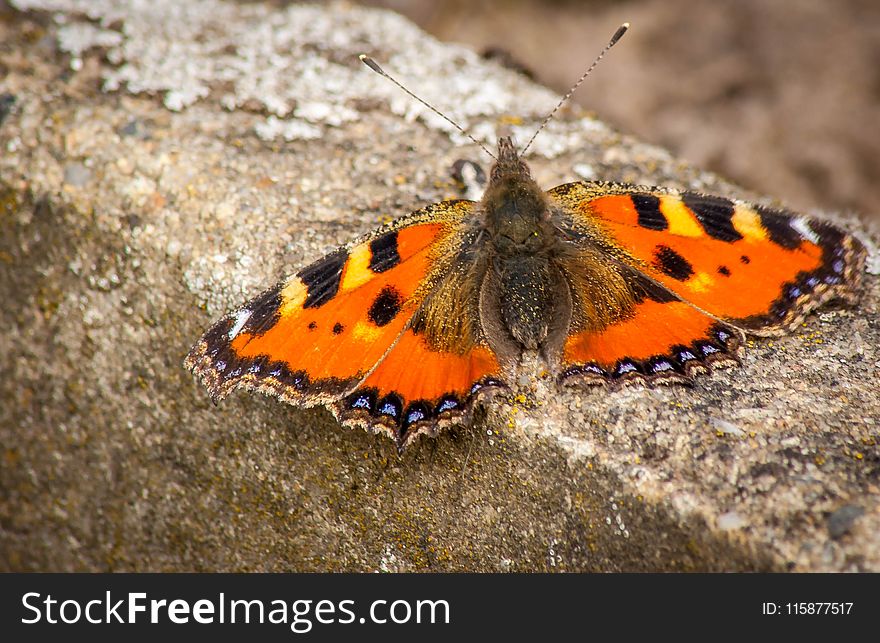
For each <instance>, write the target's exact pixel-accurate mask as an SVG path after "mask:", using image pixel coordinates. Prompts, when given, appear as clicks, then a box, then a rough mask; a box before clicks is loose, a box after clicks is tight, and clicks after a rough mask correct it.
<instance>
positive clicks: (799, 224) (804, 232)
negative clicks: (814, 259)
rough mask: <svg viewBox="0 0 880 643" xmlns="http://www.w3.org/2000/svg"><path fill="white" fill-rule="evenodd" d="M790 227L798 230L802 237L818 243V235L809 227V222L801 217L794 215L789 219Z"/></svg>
mask: <svg viewBox="0 0 880 643" xmlns="http://www.w3.org/2000/svg"><path fill="white" fill-rule="evenodd" d="M791 227H792V228H794V229H795V230H797V231H798V234H800V235H801V236H802V237H803V238H804V239H806V240H807V241H811V242H813V243H815V244H816V245H817V246H818V245H819V235H817V234H816V233H815V231H814V230H813V229H812V228H811V227H810V222H809V221H808V220H807V219H805V218H803V217H795V218H794V219H792V220H791Z"/></svg>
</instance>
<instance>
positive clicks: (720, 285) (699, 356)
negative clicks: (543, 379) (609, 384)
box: [548, 183, 866, 379]
mask: <svg viewBox="0 0 880 643" xmlns="http://www.w3.org/2000/svg"><path fill="white" fill-rule="evenodd" d="M548 194H549V196H550V198H551V201H552V202H555V203H556V204H558V205H559V206H562V209H563V210H564V211H565V212H566V213H567V214H568V216H569V217H570V220H569V222H568V224H569V225H568V227H567V229H564V232H565V233H566V234H568V235H569V236H570V237H571V238H572V239H574V241H575V243H589V244H593V245H597V246H598V247H600V248H602V250H603V251H604V252H605V253H606V255H607V256H608V258H609V260H610V261H614V262H620V263H621V264H622V265H625V266H626V267H627V268H629V269H631V270H632V275H633V276H631V277H630V280H631V281H632V282H633V288H634V292H635V293H636V295H637V297H636V299H637V301H636V304H635V306H634V307H633V310H632V311H631V312H630V314H629V315H627V316H625V317H624V318H623V319H621V320H620V321H618V322H616V323H613V324H611V325H610V326H609V327H608V328H606V329H604V330H603V331H598V332H583V333H574V334H572V335H571V336H569V338H568V340H567V342H566V345H565V348H564V360H563V363H564V364H565V365H566V367H567V370H566V371H564V374H563V376H564V377H565V376H569V375H578V376H582V377H585V378H586V379H607V378H612V379H615V378H626V377H634V376H642V377H651V378H653V377H676V376H683V377H687V376H688V375H689V374H690V372H691V371H692V370H693V369H694V368H696V367H701V366H706V365H708V364H709V363H711V362H715V361H719V360H726V359H734V358H735V357H736V353H737V350H738V347H739V345H740V335H741V332H740V331H745V332H748V333H751V334H758V335H772V334H779V333H781V332H785V331H786V330H789V329H791V328H792V327H793V326H795V325H796V324H797V323H799V322H800V321H801V320H802V319H803V317H804V315H806V314H807V313H808V312H809V311H810V310H812V309H814V308H816V307H817V306H819V305H821V304H822V303H823V302H825V301H828V300H829V299H832V298H845V299H851V298H852V296H853V293H854V292H855V291H856V289H857V287H858V283H859V279H860V276H861V272H862V268H863V264H864V260H865V254H866V253H865V249H864V247H863V246H862V245H861V243H859V241H858V240H857V239H855V238H854V237H852V236H849V235H847V234H845V233H843V232H842V231H840V230H839V229H837V228H836V227H834V226H832V225H831V224H828V223H825V222H821V221H816V220H812V219H807V218H805V217H801V216H798V215H794V214H792V213H788V212H784V211H778V210H771V209H768V208H764V207H761V206H754V205H751V204H748V203H745V202H742V201H732V200H728V199H724V198H721V197H712V196H706V195H701V194H697V193H691V192H677V191H674V190H664V189H659V188H644V187H639V186H627V185H619V184H613V183H571V184H566V185H561V186H558V187H556V188H554V189H552V190H550V191H549V193H548Z"/></svg>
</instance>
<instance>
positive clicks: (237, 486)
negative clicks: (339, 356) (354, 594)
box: [0, 0, 880, 571]
mask: <svg viewBox="0 0 880 643" xmlns="http://www.w3.org/2000/svg"><path fill="white" fill-rule="evenodd" d="M13 5H14V6H15V7H17V9H5V10H0V70H2V71H3V73H4V77H3V78H2V80H0V95H3V96H6V95H12V96H14V97H15V100H14V101H11V100H8V99H4V105H6V106H7V108H8V114H7V115H6V118H5V120H3V122H2V125H0V149H2V150H3V152H2V154H0V296H2V301H3V302H4V305H3V307H2V309H0V319H2V328H3V331H2V333H0V369H2V372H3V374H4V377H3V378H2V379H0V444H2V453H0V570H4V571H5V570H51V571H57V570H113V571H123V570H139V571H147V570H150V571H183V570H279V571H280V570H392V571H398V570H400V571H416V570H437V571H441V570H479V571H508V570H509V571H514V570H521V571H541V570H580V571H600V570H612V571H618V570H816V571H818V570H834V571H838V570H840V571H842V570H872V571H880V502H878V500H880V490H878V487H880V451H878V441H880V427H878V424H880V394H878V385H877V380H878V374H880V373H878V369H880V348H878V347H880V324H878V321H877V310H878V301H880V284H878V279H877V278H876V276H872V275H866V287H865V291H864V296H863V298H862V302H861V305H860V306H859V307H858V308H856V309H839V308H833V307H831V308H827V309H825V310H823V311H822V312H820V313H819V314H815V315H812V316H811V317H810V318H809V319H808V320H807V321H806V322H805V324H804V325H803V327H802V328H800V329H799V330H798V331H797V332H796V333H794V334H792V335H791V336H788V337H784V338H781V339H775V340H772V341H769V340H754V341H750V342H749V343H748V347H747V354H746V356H745V358H744V360H743V365H742V367H741V368H737V369H730V370H723V371H717V372H715V373H714V374H712V375H711V376H709V377H706V378H703V379H702V380H701V381H700V383H699V384H698V385H697V386H696V387H694V388H683V387H662V388H653V389H652V388H645V387H642V386H633V387H630V388H626V389H623V390H620V391H612V392H609V391H604V390H590V391H564V392H562V393H557V392H556V391H554V390H553V389H552V388H549V389H548V387H547V385H546V383H545V382H544V381H543V380H540V379H539V380H537V381H535V382H532V383H530V384H529V386H531V387H533V388H534V391H532V392H531V393H530V394H528V395H522V396H519V397H514V398H512V399H510V400H507V401H502V402H500V403H498V404H494V405H492V406H491V407H489V408H487V409H486V410H485V412H484V413H482V414H481V415H480V417H479V419H478V421H477V422H476V423H475V424H474V426H471V427H462V428H459V429H456V430H453V431H450V432H448V433H447V434H444V435H443V436H441V437H440V438H438V439H436V440H423V441H422V442H420V443H418V444H417V445H416V447H415V448H413V449H411V450H409V451H407V453H406V454H404V456H403V457H398V456H397V454H396V451H395V449H394V447H393V445H392V444H391V442H390V441H388V440H385V439H383V438H379V437H374V436H370V435H367V434H366V433H364V432H360V431H346V430H342V429H340V428H339V427H338V426H337V425H336V423H335V422H334V421H333V419H332V417H331V416H330V414H329V413H328V412H326V411H324V410H323V409H316V410H308V411H303V410H297V409H293V408H291V407H289V406H286V405H283V404H279V403H278V402H276V401H275V400H272V399H268V398H261V397H258V396H253V395H248V394H244V393H239V394H236V395H233V396H232V397H230V398H229V399H227V400H226V401H224V402H223V403H222V404H221V405H219V406H216V407H215V406H214V405H212V404H211V403H210V402H209V400H208V398H207V396H206V395H205V393H204V391H203V390H202V389H201V387H199V386H197V385H196V384H195V383H194V382H193V380H192V378H191V376H190V375H189V374H188V373H187V372H185V371H184V370H183V369H182V367H181V362H182V359H183V356H184V355H185V353H186V351H187V350H188V348H189V346H190V345H191V344H192V343H193V342H194V341H195V340H196V339H197V338H198V336H199V335H200V333H201V332H202V331H203V330H204V329H205V328H206V327H207V326H208V324H209V323H210V322H211V321H213V320H214V319H215V318H216V317H218V316H219V315H220V314H222V313H223V312H224V311H225V310H227V309H230V308H232V307H234V306H235V305H237V304H238V303H240V302H241V301H242V300H243V299H244V298H245V297H247V296H249V295H252V294H255V293H256V292H258V291H259V290H261V289H262V288H263V287H265V286H267V285H269V284H271V283H273V282H275V281H276V280H277V279H278V278H279V277H281V276H283V275H285V274H289V273H291V272H293V271H294V270H295V269H296V268H297V267H299V266H302V265H304V264H305V263H306V262H307V261H309V260H312V259H315V258H317V257H319V256H320V255H321V254H323V253H324V252H326V251H328V250H330V249H332V248H333V247H335V246H336V245H338V244H341V243H343V242H345V241H346V240H348V239H350V238H351V237H352V236H354V235H355V234H359V233H361V232H364V231H366V230H369V229H371V228H373V227H375V226H376V225H377V224H379V223H380V222H381V221H383V220H385V219H386V218H388V217H394V216H398V215H401V214H404V213H406V212H408V211H410V210H413V209H415V208H417V207H419V206H421V205H423V204H424V203H426V202H431V201H436V200H439V199H440V198H443V197H447V196H452V195H454V187H453V186H452V184H451V183H449V181H448V179H447V177H448V176H449V170H448V168H449V167H450V166H451V165H452V163H453V162H454V161H455V160H456V159H458V158H461V157H463V156H465V157H469V158H474V159H478V160H480V161H481V162H482V161H483V160H484V159H483V158H482V157H480V155H479V153H478V151H477V150H475V148H474V147H472V146H468V147H464V146H462V145H461V144H460V141H459V139H458V138H457V137H455V136H451V135H450V134H449V133H448V131H447V129H446V127H445V125H443V124H442V123H440V122H438V121H437V120H435V119H433V118H430V117H428V116H426V115H425V114H424V113H423V112H422V111H421V110H420V109H419V108H418V106H416V105H414V104H412V103H411V102H409V101H407V100H405V99H403V98H401V96H400V95H399V94H397V93H395V91H394V90H393V88H390V87H387V86H385V85H384V84H383V83H382V82H381V79H378V77H376V76H375V75H374V74H371V73H370V72H369V71H367V70H366V69H364V68H363V67H362V66H361V65H360V63H359V62H358V61H357V58H356V55H357V54H358V53H360V52H361V51H366V52H367V53H370V54H371V55H374V56H375V57H376V58H377V59H378V60H381V61H383V62H384V61H388V62H387V67H388V68H389V69H393V70H396V71H398V75H399V76H400V77H401V79H406V80H407V81H408V83H409V84H410V85H411V87H412V88H413V89H414V90H417V91H418V92H419V93H420V94H422V95H424V96H426V97H427V98H429V99H431V100H434V101H435V102H437V103H438V106H440V107H441V108H442V109H444V110H446V111H449V112H450V113H451V114H452V115H453V116H454V117H456V118H458V119H460V120H461V121H462V122H463V124H465V125H466V126H469V127H470V128H471V129H472V131H473V132H474V133H475V134H476V135H477V136H479V137H481V138H484V139H485V140H487V141H492V140H493V139H494V137H495V135H496V134H497V132H498V130H499V128H500V127H501V126H502V125H505V124H507V125H512V127H513V129H514V133H515V134H517V135H518V136H519V137H520V138H522V136H524V135H526V133H530V132H531V130H532V128H533V127H534V126H535V125H536V123H537V122H538V121H539V120H540V118H541V117H542V116H543V112H544V111H545V110H546V109H547V108H549V107H550V106H552V104H553V103H554V101H555V97H554V96H553V95H552V94H551V93H549V92H547V91H546V90H544V89H542V88H539V87H535V86H533V85H531V84H529V82H528V81H526V80H525V79H522V78H519V77H517V76H516V75H515V74H514V73H513V72H510V71H507V70H502V69H500V68H497V67H495V66H492V65H490V64H487V63H483V62H481V61H479V60H478V59H477V58H476V57H475V56H474V55H473V54H472V53H470V52H468V51H466V50H463V49H461V48H457V47H454V46H451V45H444V44H441V43H437V42H435V41H433V40H432V39H430V38H429V37H427V36H425V35H423V34H421V33H419V32H418V31H417V30H416V29H415V28H414V27H412V26H411V25H409V24H408V23H406V22H405V21H403V20H402V19H400V18H399V17H397V16H394V15H393V14H387V13H382V12H376V11H365V10H361V9H357V8H354V7H351V6H350V5H344V4H338V5H330V6H329V7H327V8H322V9H302V8H299V7H291V8H288V9H284V10H278V9H277V8H272V7H270V6H269V5H262V4H245V5H236V4H230V3H224V2H219V1H208V0H205V1H202V2H191V3H171V2H166V1H164V0H157V1H156V2H154V3H152V4H151V5H150V6H149V7H146V6H144V5H143V4H141V5H140V8H139V9H134V8H132V7H129V6H127V3H124V2H105V1H99V0H94V1H90V2H78V1H76V0H42V1H37V0H15V1H14V2H13ZM177 5H180V6H181V7H186V9H182V8H181V9H172V7H174V6H177ZM46 10H51V12H48V11H46ZM174 11H185V12H186V15H185V16H181V15H175V14H174V13H173V12H174ZM184 18H185V19H184ZM597 46H598V43H597ZM606 64H611V63H606ZM377 81H378V82H377ZM517 119H522V120H521V124H520V121H518V120H517ZM780 126H784V124H781V125H780ZM530 162H531V164H532V167H533V170H534V173H535V174H536V176H537V178H538V179H539V180H540V181H541V182H542V183H543V184H544V185H546V186H547V187H551V186H552V185H555V184H557V183H562V182H565V181H569V180H575V179H577V178H579V176H586V177H587V178H592V176H596V177H602V178H607V179H613V180H624V181H630V182H640V183H648V184H664V185H671V186H677V187H683V186H688V187H692V188H697V189H701V190H705V191H711V192H716V193H721V194H727V195H736V196H741V197H751V198H755V195H749V194H747V193H745V192H743V191H742V190H741V189H739V188H737V187H735V186H732V185H730V184H727V183H724V182H723V181H721V180H720V179H718V178H717V177H714V176H712V175H708V174H706V173H703V172H700V171H699V170H697V169H695V168H692V167H689V166H687V165H686V164H684V163H682V162H680V161H678V160H676V159H673V158H671V157H670V156H669V155H668V154H666V153H665V152H663V151H662V150H659V149H657V148H653V147H649V146H645V145H642V144H640V143H638V142H637V141H634V140H632V139H630V138H627V137H625V136H621V135H618V134H615V133H614V132H612V131H611V130H609V129H608V128H606V127H605V126H603V125H602V124H601V123H598V122H597V121H595V120H592V119H591V118H588V117H586V116H584V115H582V114H580V113H578V112H577V111H576V110H573V109H572V110H568V111H566V112H565V113H563V114H562V115H561V116H560V118H559V119H558V120H557V121H555V122H554V124H553V126H552V127H551V128H550V131H548V132H546V133H545V134H542V137H539V139H538V147H537V148H536V149H535V154H534V155H533V156H532V158H531V159H530ZM591 175H592V176H591ZM837 219H838V221H840V218H839V217H838V218H837ZM843 225H845V226H847V227H849V228H850V229H853V230H855V231H856V232H858V233H859V234H861V235H862V237H863V238H864V239H865V240H866V241H871V240H874V242H875V243H876V239H877V238H878V235H877V231H876V230H868V229H866V225H865V224H864V223H863V222H862V221H860V220H859V219H858V218H856V217H849V218H848V219H846V220H844V221H843ZM869 266H870V269H871V270H873V271H875V272H876V271H877V266H878V262H877V256H876V252H875V253H874V254H873V255H872V257H871V260H870V262H869Z"/></svg>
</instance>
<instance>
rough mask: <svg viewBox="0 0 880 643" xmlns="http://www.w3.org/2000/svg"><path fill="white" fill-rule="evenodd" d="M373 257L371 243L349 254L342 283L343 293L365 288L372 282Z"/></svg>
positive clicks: (362, 245)
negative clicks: (364, 286) (371, 262)
mask: <svg viewBox="0 0 880 643" xmlns="http://www.w3.org/2000/svg"><path fill="white" fill-rule="evenodd" d="M371 256H372V252H371V251H370V244H369V243H362V244H361V245H359V246H357V247H356V248H354V249H353V250H352V251H351V252H350V253H349V255H348V261H347V262H346V263H345V271H344V272H343V273H342V281H341V283H340V288H341V289H342V290H343V291H345V290H353V289H355V288H357V287H358V286H363V285H364V284H365V283H367V282H368V281H369V280H370V278H371V277H372V276H373V275H374V273H373V271H372V270H370V257H371Z"/></svg>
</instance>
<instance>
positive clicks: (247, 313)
mask: <svg viewBox="0 0 880 643" xmlns="http://www.w3.org/2000/svg"><path fill="white" fill-rule="evenodd" d="M253 314H254V311H252V310H250V309H249V308H242V309H241V310H239V311H238V312H237V313H235V324H234V325H233V326H232V328H230V329H229V340H230V341H232V340H233V339H235V336H236V335H238V333H239V332H241V329H242V328H244V325H245V324H246V323H247V320H248V319H250V318H251V315H253Z"/></svg>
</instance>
